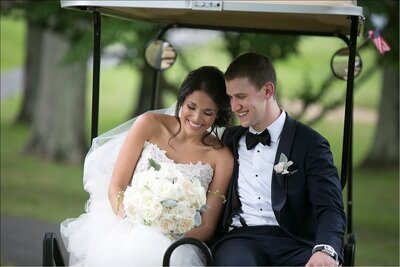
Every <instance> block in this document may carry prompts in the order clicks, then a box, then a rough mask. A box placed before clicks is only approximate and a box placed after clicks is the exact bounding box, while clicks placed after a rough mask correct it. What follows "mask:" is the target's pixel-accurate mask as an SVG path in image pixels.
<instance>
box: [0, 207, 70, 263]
mask: <svg viewBox="0 0 400 267" xmlns="http://www.w3.org/2000/svg"><path fill="white" fill-rule="evenodd" d="M46 232H54V233H56V235H57V239H58V241H59V243H61V244H62V240H61V237H60V231H59V225H56V224H50V223H44V222H40V221H38V220H33V219H26V218H23V219H22V218H18V217H14V216H9V215H5V214H1V236H0V239H1V260H2V262H4V264H9V265H13V266H42V264H43V262H42V261H43V259H42V255H43V237H44V234H45V233H46ZM63 254H64V259H65V260H66V259H67V256H66V255H67V253H66V251H65V249H64V248H63Z"/></svg>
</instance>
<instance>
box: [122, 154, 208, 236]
mask: <svg viewBox="0 0 400 267" xmlns="http://www.w3.org/2000/svg"><path fill="white" fill-rule="evenodd" d="M149 166H150V168H149V169H148V170H147V171H144V172H141V173H137V174H135V175H134V176H133V178H132V183H131V185H130V186H128V188H127V189H126V191H125V193H124V200H123V203H124V207H125V212H126V215H127V217H128V218H129V219H130V220H131V221H132V222H134V223H142V224H144V225H148V226H152V227H156V228H159V229H160V230H161V232H163V233H164V234H166V235H167V236H168V237H169V238H171V239H176V238H179V237H180V236H182V235H183V234H184V233H185V232H187V231H189V230H190V229H192V228H194V227H197V226H199V225H200V224H201V214H200V212H202V211H204V209H205V207H206V192H205V190H204V188H203V187H202V186H201V184H200V181H199V180H198V179H193V180H191V179H189V178H188V177H185V176H184V175H183V174H182V173H181V172H180V171H179V170H178V169H176V166H175V165H174V164H172V163H161V164H157V163H156V162H154V160H152V159H150V160H149Z"/></svg>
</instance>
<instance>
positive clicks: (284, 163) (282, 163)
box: [274, 153, 297, 175]
mask: <svg viewBox="0 0 400 267" xmlns="http://www.w3.org/2000/svg"><path fill="white" fill-rule="evenodd" d="M292 165H293V161H291V160H290V161H288V158H287V157H286V155H285V154H283V153H281V156H280V158H279V163H278V164H276V165H275V166H274V170H275V172H276V173H279V174H282V175H285V174H293V173H295V172H296V171H297V170H295V171H292V172H289V170H288V169H289V167H290V166H292Z"/></svg>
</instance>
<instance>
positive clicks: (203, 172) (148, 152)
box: [135, 141, 213, 191]
mask: <svg viewBox="0 0 400 267" xmlns="http://www.w3.org/2000/svg"><path fill="white" fill-rule="evenodd" d="M149 159H153V160H154V161H155V162H157V163H160V162H167V163H174V164H176V166H177V168H178V170H179V171H181V172H182V173H183V174H184V175H186V176H188V177H190V178H192V179H193V178H194V179H198V180H199V181H200V183H201V185H202V186H203V187H204V189H205V190H206V191H207V189H208V185H209V183H210V182H211V179H212V176H213V169H212V167H211V166H210V164H203V163H201V162H200V161H199V162H198V163H196V164H192V163H190V164H181V163H175V162H174V161H173V160H172V159H170V158H168V157H167V155H166V151H164V150H162V149H160V148H159V147H158V146H157V145H155V144H152V143H150V142H147V141H146V142H145V143H144V146H143V150H142V154H141V156H140V159H139V161H138V163H137V165H136V168H135V174H136V173H140V172H143V171H146V170H147V169H148V166H149Z"/></svg>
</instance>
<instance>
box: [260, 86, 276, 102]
mask: <svg viewBox="0 0 400 267" xmlns="http://www.w3.org/2000/svg"><path fill="white" fill-rule="evenodd" d="M262 90H263V91H264V95H265V98H266V99H269V98H271V97H274V94H275V85H274V84H273V83H272V82H267V83H265V84H264V86H263V88H262Z"/></svg>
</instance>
